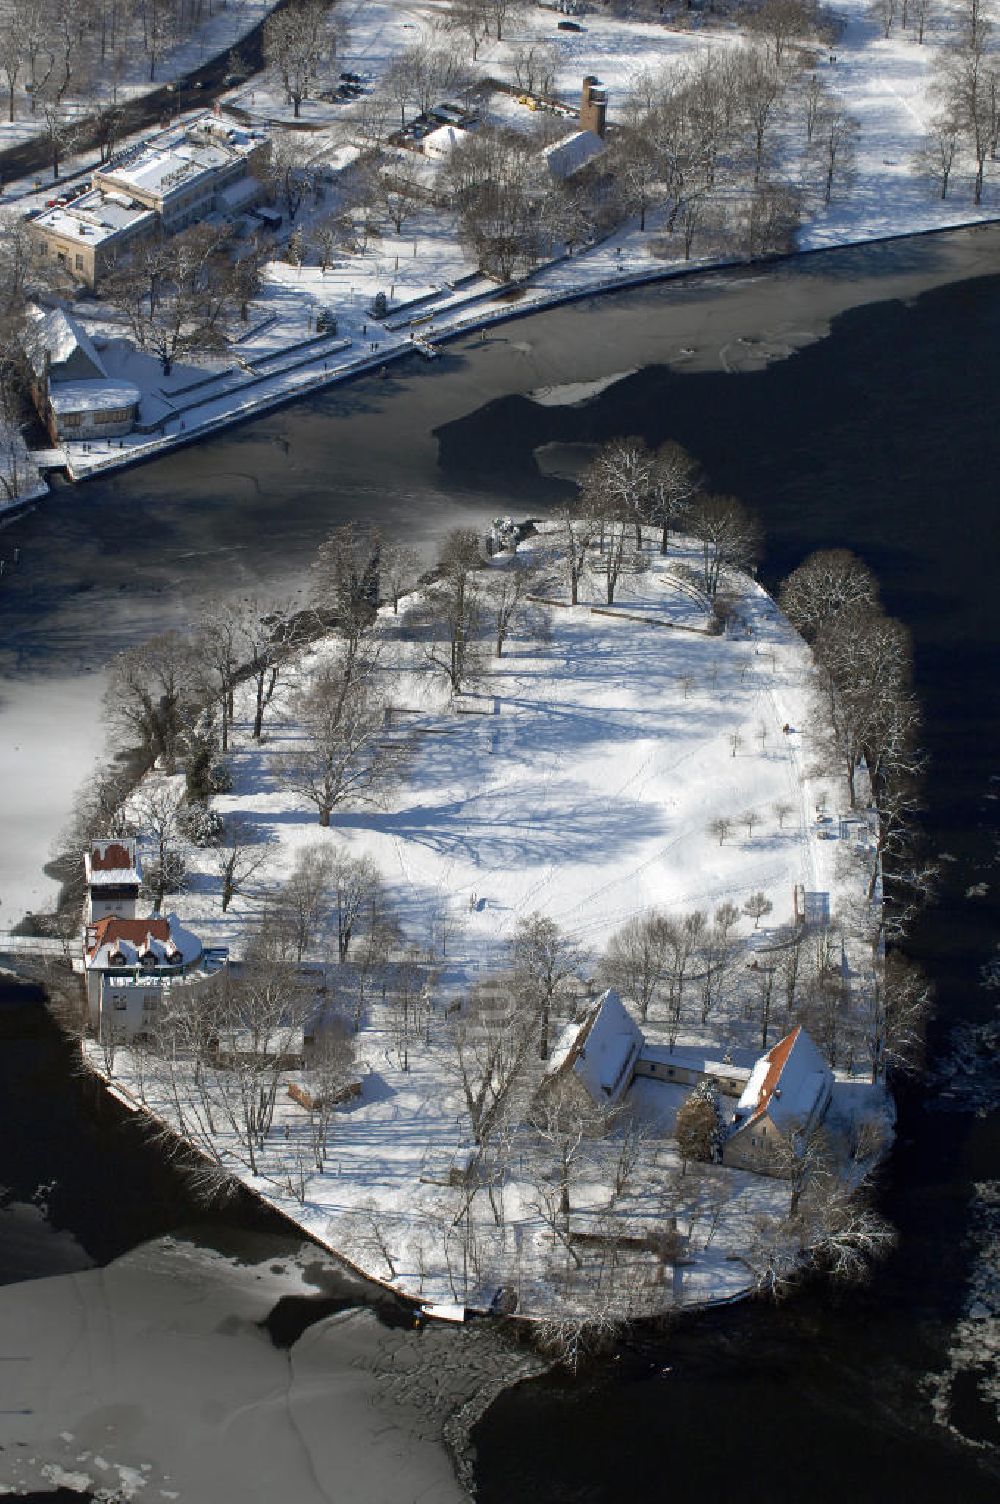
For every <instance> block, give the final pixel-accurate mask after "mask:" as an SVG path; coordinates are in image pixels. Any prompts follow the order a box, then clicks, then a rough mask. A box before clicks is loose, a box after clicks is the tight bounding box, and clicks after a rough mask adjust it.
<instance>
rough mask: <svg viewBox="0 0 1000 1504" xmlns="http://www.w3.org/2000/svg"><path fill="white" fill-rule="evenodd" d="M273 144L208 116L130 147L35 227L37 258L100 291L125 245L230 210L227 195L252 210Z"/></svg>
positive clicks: (261, 189) (32, 228) (33, 223)
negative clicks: (238, 188)
mask: <svg viewBox="0 0 1000 1504" xmlns="http://www.w3.org/2000/svg"><path fill="white" fill-rule="evenodd" d="M269 152H270V143H269V141H268V140H267V138H266V137H265V136H263V135H261V134H260V133H258V132H255V131H250V130H245V129H243V128H241V127H239V126H234V125H231V124H230V123H229V122H228V121H225V120H223V119H222V118H221V117H219V116H217V115H215V114H213V113H212V112H211V111H206V112H205V113H204V114H203V115H199V116H198V117H196V118H195V119H194V120H191V121H181V122H178V123H177V124H175V125H172V126H169V127H168V128H167V129H166V130H162V131H159V132H157V134H156V135H155V136H151V137H149V139H148V140H146V141H143V142H140V143H139V144H138V145H136V146H132V147H128V148H126V149H125V150H124V151H121V152H119V153H118V154H117V156H114V157H112V158H111V160H110V161H109V162H107V163H106V164H105V165H104V166H103V167H101V168H99V169H98V170H97V171H96V172H95V173H94V174H93V176H92V177H91V186H90V191H89V192H88V193H85V194H83V195H81V196H80V197H79V198H77V199H74V200H73V201H71V202H70V203H67V204H57V205H55V206H54V207H53V208H51V209H47V210H46V211H45V212H44V213H43V214H39V215H37V216H36V218H35V219H33V220H31V221H29V229H30V233H31V238H32V241H33V243H34V247H35V253H36V255H37V256H38V257H39V258H40V259H45V258H49V259H50V260H54V261H58V263H59V264H60V265H62V266H64V267H65V269H66V270H67V271H68V272H69V273H70V274H71V275H72V276H73V277H75V278H77V279H78V280H79V281H81V282H86V283H87V285H88V286H90V287H94V286H96V285H97V283H98V282H99V281H100V279H101V276H102V275H103V274H104V273H105V272H106V271H107V268H108V266H109V264H110V263H111V261H113V260H114V258H115V257H116V256H117V255H118V254H119V253H120V252H121V251H122V250H123V249H124V248H126V247H127V246H130V245H132V244H134V243H135V242H136V241H137V240H140V239H142V238H144V237H146V236H149V235H153V234H155V233H156V232H158V231H162V232H163V233H164V234H167V235H175V234H176V233H177V232H178V231H179V230H183V229H186V228H187V226H188V225H192V224H196V223H197V222H198V221H199V220H203V219H205V218H206V216H207V215H209V214H211V213H213V212H215V210H216V209H219V210H221V211H222V212H223V213H227V212H232V210H231V198H232V195H231V194H229V195H227V193H226V190H227V189H231V188H232V186H233V185H234V184H237V183H242V182H250V183H251V187H250V189H249V190H244V191H243V192H241V193H240V194H238V195H237V197H238V199H239V201H240V206H241V207H244V208H245V207H247V206H248V205H249V204H250V203H251V202H252V201H256V199H257V198H259V197H260V196H261V195H262V194H263V192H264V187H263V183H261V182H260V180H259V179H258V177H257V172H258V170H259V169H262V168H263V167H264V165H265V164H266V162H267V158H268V154H269Z"/></svg>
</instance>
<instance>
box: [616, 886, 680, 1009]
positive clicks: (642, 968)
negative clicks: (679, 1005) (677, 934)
mask: <svg viewBox="0 0 1000 1504" xmlns="http://www.w3.org/2000/svg"><path fill="white" fill-rule="evenodd" d="M669 926H670V921H669V920H668V919H667V917H666V915H665V914H661V913H658V912H657V911H656V910H653V911H652V912H650V913H648V914H643V915H641V916H636V917H635V918H633V919H629V920H628V921H627V922H626V923H625V924H624V925H623V926H622V927H621V929H620V930H616V931H615V933H614V934H613V935H612V936H611V939H610V940H609V941H608V945H607V949H606V951H605V953H604V960H603V962H602V966H601V969H602V971H603V972H604V974H605V975H606V977H607V979H608V981H609V982H610V983H611V985H612V986H614V987H617V988H618V989H619V991H621V992H622V993H624V995H625V996H626V997H627V998H630V999H632V1001H633V1002H636V1003H638V1005H639V1017H640V1020H641V1021H642V1022H643V1023H645V1022H646V1019H647V1017H648V1014H649V1009H650V1005H651V1004H652V1003H653V1001H654V999H655V998H656V996H657V993H658V991H659V988H660V986H661V985H662V983H663V982H664V980H665V978H666V975H667V971H668V968H669V964H670V959H671V947H670V936H669Z"/></svg>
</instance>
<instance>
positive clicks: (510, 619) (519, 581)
mask: <svg viewBox="0 0 1000 1504" xmlns="http://www.w3.org/2000/svg"><path fill="white" fill-rule="evenodd" d="M538 577H539V567H538V564H537V563H536V562H535V560H534V559H531V558H525V557H524V556H523V555H518V554H513V555H510V556H508V557H507V558H505V559H501V560H500V561H499V562H497V563H495V564H493V565H492V567H491V568H490V570H489V571H488V572H487V573H486V575H485V577H484V581H483V586H484V588H483V596H484V603H485V607H486V610H487V612H488V613H489V616H490V620H491V623H492V626H493V639H494V643H495V645H496V654H497V657H498V658H501V657H502V656H503V650H504V647H505V646H506V643H507V638H508V637H509V635H510V633H511V632H512V631H514V630H516V629H517V628H519V627H521V626H522V625H526V624H527V623H528V621H529V620H530V619H531V602H530V600H529V593H530V592H531V591H532V590H533V589H534V588H535V586H536V584H537V581H538Z"/></svg>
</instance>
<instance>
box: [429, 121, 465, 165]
mask: <svg viewBox="0 0 1000 1504" xmlns="http://www.w3.org/2000/svg"><path fill="white" fill-rule="evenodd" d="M467 140H468V136H467V135H466V133H465V131H460V130H459V129H458V127H457V126H454V125H439V126H438V128H437V130H436V131H428V133H427V135H426V136H425V137H424V143H423V145H424V151H425V152H426V153H427V154H428V155H429V156H432V157H447V156H450V155H451V153H452V152H453V151H454V150H455V147H456V146H460V145H461V144H462V142H463V141H467Z"/></svg>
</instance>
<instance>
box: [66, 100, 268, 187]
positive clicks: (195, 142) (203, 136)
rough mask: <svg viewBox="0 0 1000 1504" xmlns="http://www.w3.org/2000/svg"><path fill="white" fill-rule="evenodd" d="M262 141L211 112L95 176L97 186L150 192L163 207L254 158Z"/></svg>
mask: <svg viewBox="0 0 1000 1504" xmlns="http://www.w3.org/2000/svg"><path fill="white" fill-rule="evenodd" d="M258 141H259V138H258V137H257V136H255V135H253V134H252V133H251V132H250V131H246V130H239V129H236V128H234V127H232V126H228V125H226V124H224V123H222V122H221V121H217V120H216V119H215V117H214V116H213V115H211V114H209V113H206V114H205V115H202V116H200V117H199V118H198V119H197V120H194V121H192V122H190V123H189V124H186V125H183V126H171V127H168V128H167V129H166V130H164V131H160V132H158V133H157V134H156V135H155V136H151V137H150V139H149V140H148V141H146V142H145V143H144V144H143V145H142V146H141V147H140V148H139V149H138V150H135V151H131V152H126V153H123V154H122V155H121V156H119V157H118V158H117V159H116V160H114V161H112V163H111V164H110V165H109V166H107V167H104V168H102V169H100V171H99V172H98V173H97V174H95V182H101V183H104V184H120V185H121V186H122V187H123V188H124V189H125V190H126V191H130V190H131V191H132V192H134V193H148V194H151V195H153V196H154V197H156V198H157V199H159V200H160V201H161V202H163V200H165V199H167V198H169V197H170V195H171V194H173V193H176V192H177V191H178V190H179V189H181V188H185V189H186V188H189V187H190V186H191V185H192V184H193V183H195V182H197V180H198V179H199V178H207V179H209V180H210V179H211V178H213V177H214V175H215V173H216V172H217V171H218V170H219V168H221V167H225V166H227V165H228V164H229V163H230V162H232V161H236V160H238V159H239V158H240V157H246V156H248V155H249V153H250V152H251V151H252V150H253V149H254V147H255V146H257V145H258Z"/></svg>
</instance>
